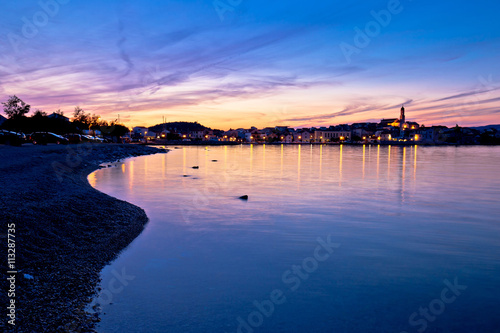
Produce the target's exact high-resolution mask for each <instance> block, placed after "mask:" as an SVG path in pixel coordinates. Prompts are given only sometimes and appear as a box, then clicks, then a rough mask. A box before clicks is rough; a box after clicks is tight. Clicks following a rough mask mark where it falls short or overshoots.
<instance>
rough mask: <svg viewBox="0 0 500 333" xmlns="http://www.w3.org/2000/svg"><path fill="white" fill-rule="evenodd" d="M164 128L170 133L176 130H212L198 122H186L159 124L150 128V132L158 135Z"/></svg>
mask: <svg viewBox="0 0 500 333" xmlns="http://www.w3.org/2000/svg"><path fill="white" fill-rule="evenodd" d="M164 128H165V129H167V130H169V131H173V130H176V131H178V132H190V131H204V130H206V129H208V130H210V128H208V127H205V126H203V125H202V124H200V123H198V122H194V123H190V122H186V121H175V122H171V123H165V124H158V125H155V126H151V127H149V128H148V130H150V131H152V132H155V133H157V132H161V131H162V130H163V129H164Z"/></svg>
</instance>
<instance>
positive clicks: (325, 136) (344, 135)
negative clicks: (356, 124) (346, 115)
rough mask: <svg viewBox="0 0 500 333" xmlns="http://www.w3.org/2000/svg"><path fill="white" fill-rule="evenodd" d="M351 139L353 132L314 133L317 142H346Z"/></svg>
mask: <svg viewBox="0 0 500 333" xmlns="http://www.w3.org/2000/svg"><path fill="white" fill-rule="evenodd" d="M350 139H351V131H314V141H315V142H329V141H344V140H350Z"/></svg>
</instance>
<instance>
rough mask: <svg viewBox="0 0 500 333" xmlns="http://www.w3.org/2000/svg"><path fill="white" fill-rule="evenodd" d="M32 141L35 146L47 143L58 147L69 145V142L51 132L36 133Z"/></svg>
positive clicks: (32, 135) (32, 136)
mask: <svg viewBox="0 0 500 333" xmlns="http://www.w3.org/2000/svg"><path fill="white" fill-rule="evenodd" d="M31 141H32V142H33V144H35V145H46V144H47V143H55V144H58V145H61V144H62V145H67V144H68V143H69V140H68V139H66V138H65V137H62V136H60V135H57V134H54V133H51V132H36V133H33V134H31Z"/></svg>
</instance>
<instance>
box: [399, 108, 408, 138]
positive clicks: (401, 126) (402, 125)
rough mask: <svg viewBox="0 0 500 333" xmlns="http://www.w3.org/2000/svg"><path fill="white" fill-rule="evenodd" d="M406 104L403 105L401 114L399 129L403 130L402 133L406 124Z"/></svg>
mask: <svg viewBox="0 0 500 333" xmlns="http://www.w3.org/2000/svg"><path fill="white" fill-rule="evenodd" d="M405 122H406V120H405V106H404V105H403V106H401V114H400V116H399V130H400V131H401V134H403V129H404V124H405Z"/></svg>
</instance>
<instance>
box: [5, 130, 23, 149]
mask: <svg viewBox="0 0 500 333" xmlns="http://www.w3.org/2000/svg"><path fill="white" fill-rule="evenodd" d="M24 138H25V136H24V134H21V133H16V132H11V131H5V130H0V144H6V145H12V146H20V145H22V144H23V143H24V142H25V139H24Z"/></svg>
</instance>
